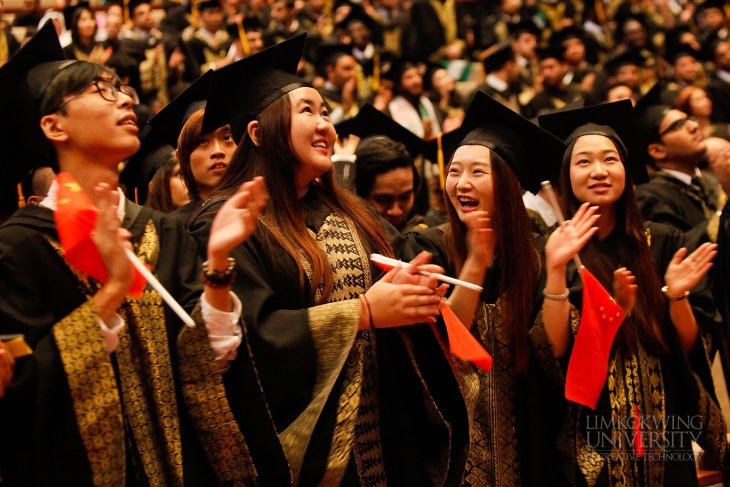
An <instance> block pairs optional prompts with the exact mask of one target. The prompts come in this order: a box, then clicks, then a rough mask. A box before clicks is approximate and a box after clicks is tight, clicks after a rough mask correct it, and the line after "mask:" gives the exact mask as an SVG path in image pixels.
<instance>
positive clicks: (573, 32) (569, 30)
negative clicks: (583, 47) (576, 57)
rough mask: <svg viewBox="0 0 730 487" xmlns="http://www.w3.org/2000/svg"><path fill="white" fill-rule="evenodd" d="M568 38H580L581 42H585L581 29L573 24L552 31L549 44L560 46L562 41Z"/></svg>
mask: <svg viewBox="0 0 730 487" xmlns="http://www.w3.org/2000/svg"><path fill="white" fill-rule="evenodd" d="M570 39H580V40H581V41H583V43H585V35H584V33H583V30H582V29H579V28H578V27H576V26H574V25H571V26H568V27H563V28H562V29H560V30H559V31H556V32H553V34H552V35H551V36H550V44H551V45H553V46H561V47H562V45H563V42H566V41H569V40H570Z"/></svg>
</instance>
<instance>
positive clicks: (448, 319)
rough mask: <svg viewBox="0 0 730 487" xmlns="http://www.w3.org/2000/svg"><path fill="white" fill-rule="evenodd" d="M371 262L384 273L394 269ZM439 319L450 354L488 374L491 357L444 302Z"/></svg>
mask: <svg viewBox="0 0 730 487" xmlns="http://www.w3.org/2000/svg"><path fill="white" fill-rule="evenodd" d="M373 262H374V263H375V265H376V266H378V267H380V268H381V269H383V270H384V271H386V272H388V271H390V270H391V269H393V268H394V267H395V266H393V265H389V264H386V263H385V262H382V261H379V260H373ZM441 317H442V318H443V319H444V324H445V325H446V333H447V335H448V336H449V350H450V351H451V354H452V355H453V356H454V357H457V358H460V359H461V360H467V361H469V362H471V363H473V364H474V365H476V366H477V367H479V368H480V369H482V370H483V371H484V372H489V369H491V368H492V356H491V355H489V352H487V351H486V350H485V349H484V347H482V344H481V343H479V342H478V341H477V339H476V338H474V336H473V335H472V334H471V332H470V331H469V330H468V329H467V328H466V327H465V326H464V324H463V323H462V322H461V321H460V320H459V318H458V317H457V316H456V315H455V314H454V312H453V311H452V310H451V308H450V307H449V305H448V304H447V303H445V302H444V304H443V306H441Z"/></svg>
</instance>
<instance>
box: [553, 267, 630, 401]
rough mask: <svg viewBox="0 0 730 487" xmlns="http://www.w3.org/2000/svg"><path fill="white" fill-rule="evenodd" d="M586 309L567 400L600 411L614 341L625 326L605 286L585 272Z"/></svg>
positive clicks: (575, 346) (572, 360)
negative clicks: (600, 400) (599, 406)
mask: <svg viewBox="0 0 730 487" xmlns="http://www.w3.org/2000/svg"><path fill="white" fill-rule="evenodd" d="M581 277H582V278H583V309H582V311H581V318H580V328H579V329H578V334H577V335H576V337H575V343H574V344H573V353H572V354H571V356H570V363H569V364H568V374H567V377H566V380H565V397H566V399H568V400H570V401H573V402H577V403H578V404H583V405H584V406H588V407H590V408H591V409H596V403H598V397H599V396H600V395H601V391H602V390H603V385H604V384H605V383H606V375H607V374H608V359H609V354H610V353H611V345H612V344H613V338H614V337H615V336H616V332H617V331H618V327H619V325H620V324H621V315H622V311H621V307H620V306H619V305H618V304H617V303H616V301H614V300H613V298H612V297H611V295H610V294H608V291H606V290H605V289H604V287H603V286H601V283H600V282H598V280H597V279H596V278H595V277H594V276H593V274H591V273H590V272H588V269H586V268H585V267H584V268H583V269H582V270H581Z"/></svg>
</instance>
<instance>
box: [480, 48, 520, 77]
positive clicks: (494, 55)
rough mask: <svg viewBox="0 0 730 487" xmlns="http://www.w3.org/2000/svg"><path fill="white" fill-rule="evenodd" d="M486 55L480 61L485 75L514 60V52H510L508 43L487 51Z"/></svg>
mask: <svg viewBox="0 0 730 487" xmlns="http://www.w3.org/2000/svg"><path fill="white" fill-rule="evenodd" d="M488 51H491V52H487V55H486V56H485V57H484V60H483V61H482V62H483V63H484V71H486V72H487V74H489V73H491V72H494V71H497V70H499V69H501V68H502V67H503V66H504V65H505V64H507V62H508V61H513V60H514V59H515V52H514V51H513V50H512V44H511V43H510V42H503V43H501V44H497V45H495V46H494V47H493V48H491V49H488Z"/></svg>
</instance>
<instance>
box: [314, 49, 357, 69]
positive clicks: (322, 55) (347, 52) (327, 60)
mask: <svg viewBox="0 0 730 487" xmlns="http://www.w3.org/2000/svg"><path fill="white" fill-rule="evenodd" d="M317 53H318V54H317V65H318V66H319V68H320V69H321V70H322V74H326V69H327V66H333V65H335V64H336V63H337V60H338V59H340V58H341V57H343V56H352V46H350V45H348V44H320V46H319V48H317Z"/></svg>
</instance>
